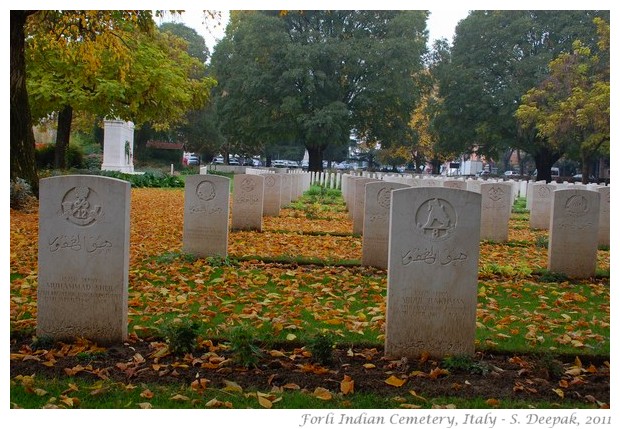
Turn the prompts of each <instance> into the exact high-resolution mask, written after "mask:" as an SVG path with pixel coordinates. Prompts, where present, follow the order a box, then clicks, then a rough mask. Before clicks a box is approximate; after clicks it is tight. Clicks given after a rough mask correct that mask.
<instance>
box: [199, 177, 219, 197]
mask: <svg viewBox="0 0 620 429" xmlns="http://www.w3.org/2000/svg"><path fill="white" fill-rule="evenodd" d="M196 196H197V197H198V199H200V200H202V201H211V200H212V199H213V198H215V185H214V184H213V182H211V181H210V180H204V181H202V182H200V183H199V184H198V186H196Z"/></svg>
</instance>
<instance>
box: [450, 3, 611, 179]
mask: <svg viewBox="0 0 620 429" xmlns="http://www.w3.org/2000/svg"><path fill="white" fill-rule="evenodd" d="M597 16H599V17H603V18H605V19H607V20H608V17H609V11H587V10H585V11H584V10H581V11H563V10H562V11H556V10H554V11H518V10H517V11H472V12H470V14H469V16H468V17H467V18H465V19H464V20H462V21H461V22H460V23H459V25H458V26H457V28H456V32H455V38H454V45H453V47H452V50H451V58H450V66H449V68H448V71H447V72H446V73H445V74H444V75H443V77H442V80H441V82H440V96H441V97H442V98H443V100H444V104H443V109H442V114H441V116H442V117H441V118H440V121H441V122H442V123H443V128H442V133H441V136H440V138H441V140H442V145H443V147H445V148H452V149H455V150H458V151H459V152H470V151H477V152H479V153H481V154H483V155H488V156H490V157H497V156H498V154H499V153H500V152H501V151H502V150H504V149H506V148H509V147H511V148H519V149H523V150H524V151H526V152H528V153H530V154H531V155H532V156H533V157H534V159H535V161H536V166H537V168H538V173H539V178H543V179H550V168H551V166H552V165H553V163H554V162H555V161H557V160H558V159H559V158H560V157H561V156H562V154H563V151H562V150H559V148H558V147H557V146H553V145H550V144H549V142H548V139H546V138H543V136H541V135H540V134H538V133H536V131H535V130H531V129H530V130H527V129H523V128H519V127H518V126H517V123H516V119H515V117H514V113H515V111H516V109H517V107H518V106H519V103H520V100H521V96H522V95H523V94H525V93H526V92H527V91H528V90H529V89H530V88H533V87H535V86H537V85H538V84H539V83H540V82H541V81H542V80H543V79H545V77H546V76H547V75H548V73H549V68H548V65H549V63H550V61H551V60H553V59H554V58H556V57H557V56H558V55H560V54H561V53H562V52H568V51H570V50H571V49H572V44H573V42H574V41H575V40H577V39H579V40H581V41H582V43H584V44H586V45H587V46H591V47H594V48H596V42H597V35H596V34H597V33H596V26H595V25H594V24H593V19H594V18H595V17H597Z"/></svg>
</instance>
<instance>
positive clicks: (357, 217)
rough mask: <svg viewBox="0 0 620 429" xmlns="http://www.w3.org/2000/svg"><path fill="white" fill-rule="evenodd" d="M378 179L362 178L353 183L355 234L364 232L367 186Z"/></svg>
mask: <svg viewBox="0 0 620 429" xmlns="http://www.w3.org/2000/svg"><path fill="white" fill-rule="evenodd" d="M375 181H376V179H371V178H369V177H360V178H357V179H355V181H354V182H353V186H352V188H353V189H352V190H353V234H362V233H363V232H364V200H365V199H366V184H367V183H370V182H375Z"/></svg>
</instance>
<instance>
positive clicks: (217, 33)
mask: <svg viewBox="0 0 620 429" xmlns="http://www.w3.org/2000/svg"><path fill="white" fill-rule="evenodd" d="M428 10H430V12H431V14H430V16H429V19H428V21H427V23H426V25H427V28H428V31H429V37H428V40H429V46H430V45H432V42H433V41H434V40H437V39H440V38H446V39H447V40H448V43H450V44H451V43H452V36H453V35H454V28H455V27H456V25H457V24H458V22H459V21H460V20H461V19H463V18H465V17H467V14H468V10H467V9H450V8H444V9H428ZM227 20H228V11H222V20H221V22H220V23H219V24H217V25H216V24H215V23H214V22H213V21H210V22H209V23H208V24H209V25H208V27H209V28H207V26H206V25H205V24H204V21H203V13H202V10H190V9H188V10H186V11H185V12H183V13H182V14H181V15H180V16H176V17H172V16H168V17H166V18H164V19H159V20H156V22H157V24H161V23H162V22H166V21H173V22H182V23H183V24H185V25H187V26H188V27H190V28H193V29H194V30H196V32H197V33H198V34H200V35H201V36H202V37H203V38H204V39H205V43H206V44H207V47H208V48H209V51H210V52H213V47H214V46H215V45H216V44H217V41H218V40H219V39H221V38H222V37H223V36H224V31H225V30H226V22H227Z"/></svg>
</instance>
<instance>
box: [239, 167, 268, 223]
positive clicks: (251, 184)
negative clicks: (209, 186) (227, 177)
mask: <svg viewBox="0 0 620 429" xmlns="http://www.w3.org/2000/svg"><path fill="white" fill-rule="evenodd" d="M264 180H265V178H264V177H263V176H259V175H255V174H235V175H234V177H233V207H232V225H231V228H232V230H254V231H259V232H260V231H262V230H263V201H264Z"/></svg>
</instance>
